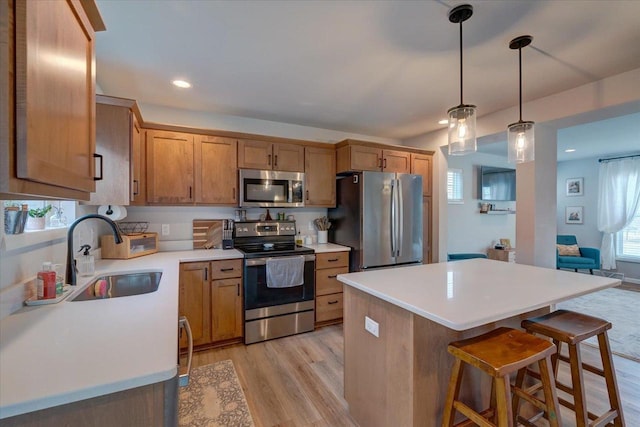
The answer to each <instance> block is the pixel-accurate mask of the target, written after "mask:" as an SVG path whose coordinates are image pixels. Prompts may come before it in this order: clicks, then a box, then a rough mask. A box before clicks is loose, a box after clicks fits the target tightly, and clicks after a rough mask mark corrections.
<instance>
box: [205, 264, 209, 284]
mask: <svg viewBox="0 0 640 427" xmlns="http://www.w3.org/2000/svg"><path fill="white" fill-rule="evenodd" d="M208 277H209V269H208V268H207V267H205V268H204V280H205V281H206V280H209V279H208Z"/></svg>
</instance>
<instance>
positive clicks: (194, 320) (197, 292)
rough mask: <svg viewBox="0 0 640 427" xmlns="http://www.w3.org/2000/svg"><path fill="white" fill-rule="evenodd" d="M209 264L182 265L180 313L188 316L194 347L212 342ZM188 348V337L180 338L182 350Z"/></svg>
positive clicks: (189, 263) (191, 263)
mask: <svg viewBox="0 0 640 427" xmlns="http://www.w3.org/2000/svg"><path fill="white" fill-rule="evenodd" d="M209 264H210V263H209V262H187V263H181V264H180V294H179V299H178V312H179V314H180V316H186V317H187V319H188V320H189V326H191V334H192V335H193V345H196V346H197V345H203V344H208V343H210V342H211V308H210V307H211V306H210V301H211V285H210V284H209V271H210V270H211V269H210V267H209ZM186 347H187V337H186V336H185V334H182V336H181V337H180V348H186Z"/></svg>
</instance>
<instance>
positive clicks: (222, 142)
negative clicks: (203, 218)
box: [195, 135, 238, 205]
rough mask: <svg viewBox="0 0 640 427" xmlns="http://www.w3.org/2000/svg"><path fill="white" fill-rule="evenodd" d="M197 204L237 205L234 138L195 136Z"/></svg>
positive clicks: (236, 155)
mask: <svg viewBox="0 0 640 427" xmlns="http://www.w3.org/2000/svg"><path fill="white" fill-rule="evenodd" d="M195 138H196V141H195V170H196V181H195V184H196V185H195V187H196V203H211V204H228V205H237V204H238V189H237V186H238V154H237V146H238V143H237V140H235V139H232V138H224V137H217V136H205V135H196V137H195Z"/></svg>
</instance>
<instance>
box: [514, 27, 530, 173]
mask: <svg viewBox="0 0 640 427" xmlns="http://www.w3.org/2000/svg"><path fill="white" fill-rule="evenodd" d="M532 40H533V37H531V36H520V37H516V38H515V39H513V40H511V42H509V48H510V49H518V64H519V67H518V70H519V72H518V75H519V79H520V80H519V89H520V120H518V121H517V122H516V123H511V124H510V125H509V126H508V127H507V140H508V149H507V154H508V160H509V163H525V162H531V161H533V160H534V159H535V135H534V123H533V122H528V121H523V120H522V48H523V47H525V46H529V44H530V43H531V41H532Z"/></svg>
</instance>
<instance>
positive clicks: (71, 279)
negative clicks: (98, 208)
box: [66, 214, 122, 286]
mask: <svg viewBox="0 0 640 427" xmlns="http://www.w3.org/2000/svg"><path fill="white" fill-rule="evenodd" d="M90 218H96V219H102V220H104V221H106V222H107V224H109V226H111V229H112V230H113V237H114V238H115V241H116V243H122V236H121V235H120V231H119V230H118V225H117V224H116V223H115V222H113V221H112V220H111V219H109V218H107V217H106V216H102V215H98V214H89V215H85V216H81V217H80V218H78V219H76V220H75V221H74V222H73V224H71V226H70V227H69V231H68V232H67V276H66V277H67V281H68V283H69V284H70V285H71V286H75V285H76V266H75V262H74V259H73V230H74V229H75V228H76V225H78V224H79V223H81V222H82V221H84V220H85V219H90Z"/></svg>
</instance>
